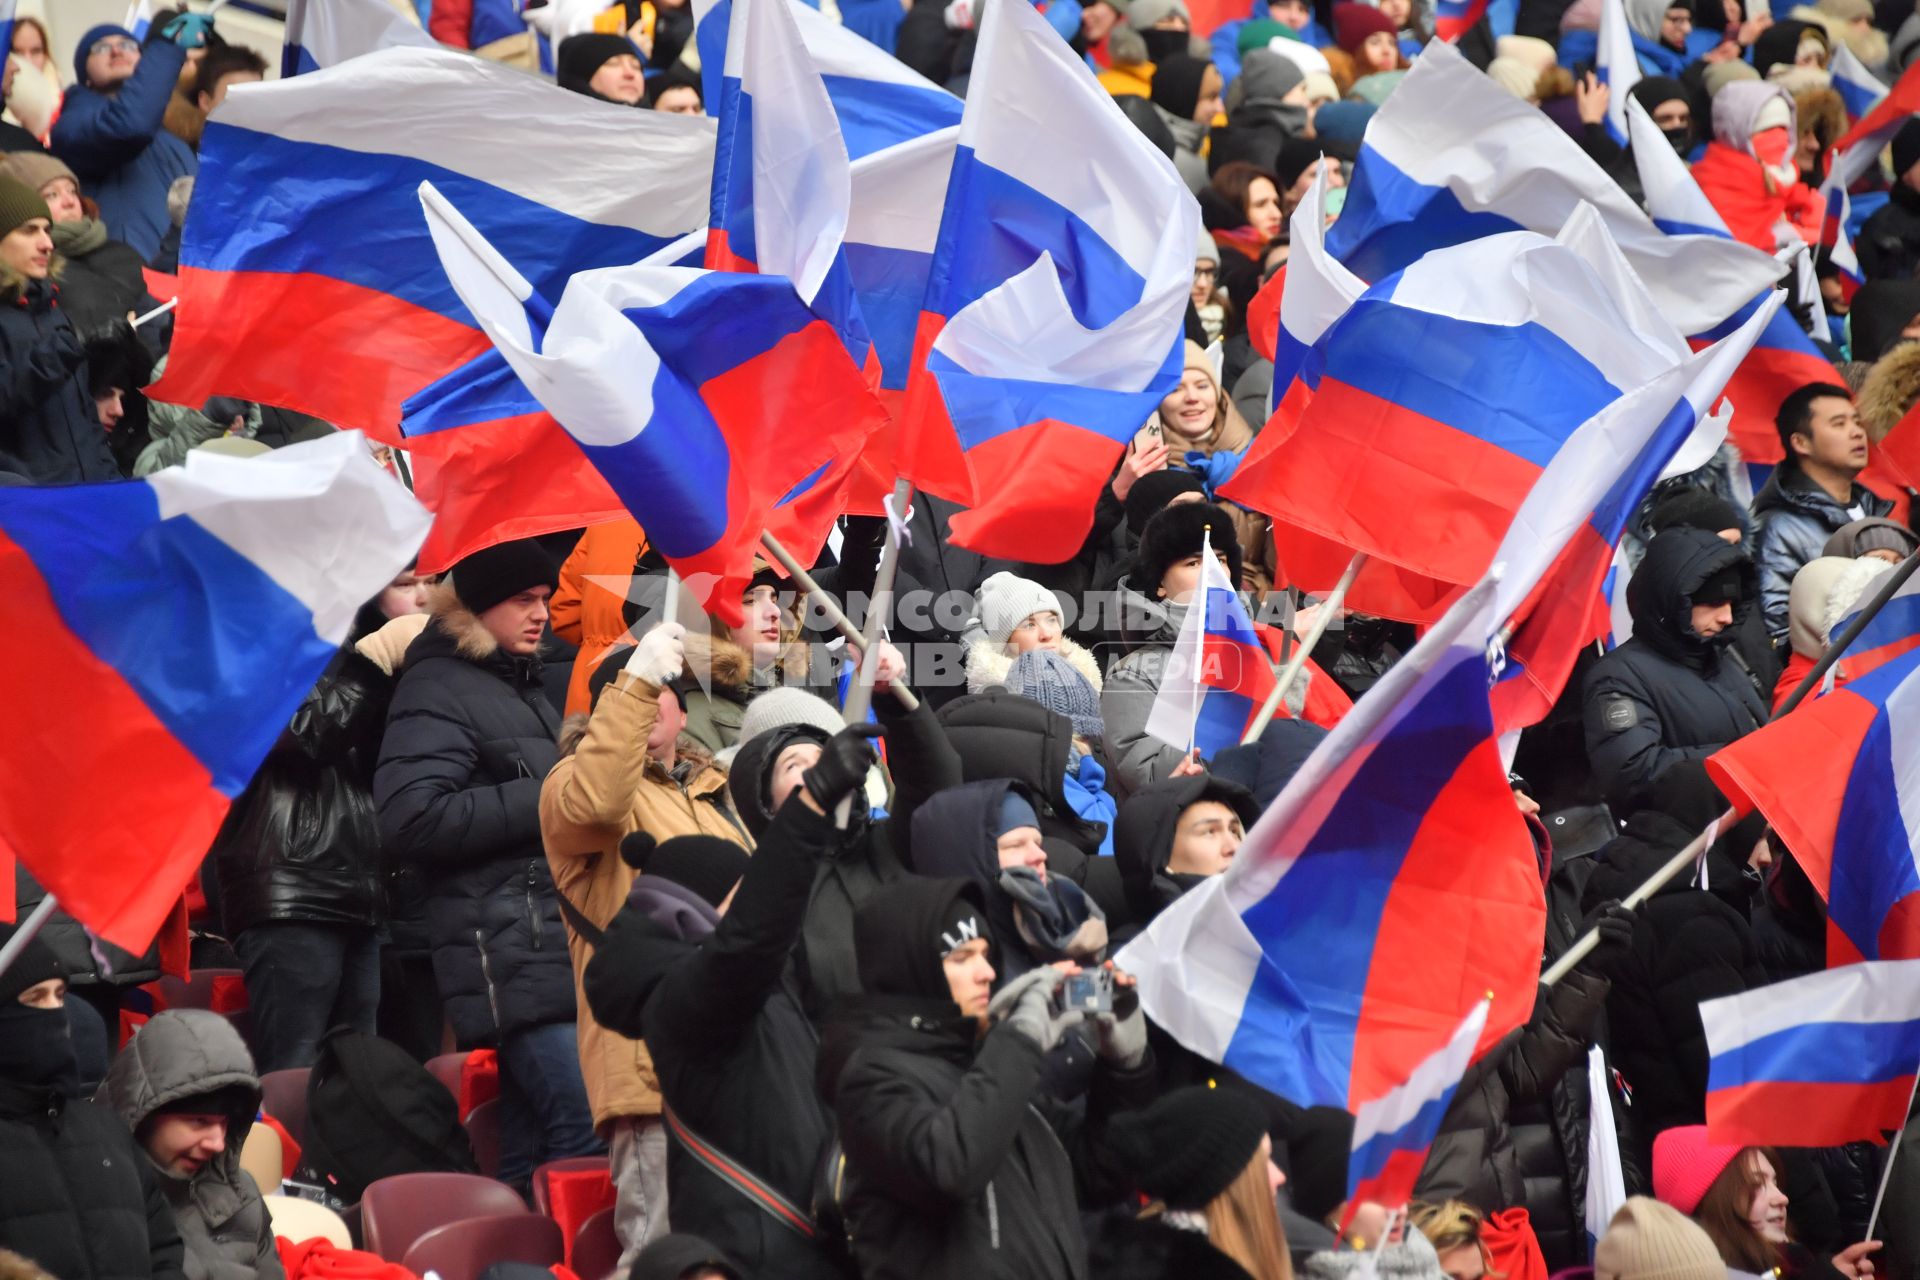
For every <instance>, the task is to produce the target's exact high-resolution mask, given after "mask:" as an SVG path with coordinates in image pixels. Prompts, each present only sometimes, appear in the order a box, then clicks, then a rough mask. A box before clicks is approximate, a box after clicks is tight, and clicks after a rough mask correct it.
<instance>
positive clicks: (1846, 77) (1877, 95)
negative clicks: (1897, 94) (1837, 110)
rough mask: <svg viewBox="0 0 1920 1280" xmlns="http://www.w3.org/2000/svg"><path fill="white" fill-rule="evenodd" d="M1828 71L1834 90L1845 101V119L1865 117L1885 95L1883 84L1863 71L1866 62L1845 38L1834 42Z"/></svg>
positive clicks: (1865, 69) (1885, 87) (1885, 89)
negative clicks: (1849, 46) (1831, 75)
mask: <svg viewBox="0 0 1920 1280" xmlns="http://www.w3.org/2000/svg"><path fill="white" fill-rule="evenodd" d="M1828 70H1829V71H1831V72H1832V73H1833V89H1834V92H1835V93H1838V94H1839V95H1840V100H1841V101H1842V102H1843V103H1845V104H1846V107H1847V118H1848V119H1850V120H1863V119H1865V118H1866V117H1867V116H1868V115H1869V114H1871V112H1872V111H1873V109H1874V108H1875V107H1877V106H1879V105H1880V100H1881V99H1882V98H1884V97H1886V96H1887V86H1885V85H1883V84H1881V83H1880V80H1879V77H1877V76H1875V75H1874V74H1873V72H1871V71H1869V70H1867V67H1866V64H1865V63H1863V62H1861V61H1860V59H1859V58H1858V57H1857V56H1856V55H1855V54H1854V52H1853V50H1852V49H1849V48H1848V47H1847V45H1846V42H1845V41H1835V42H1834V46H1833V65H1832V66H1831V67H1829V68H1828Z"/></svg>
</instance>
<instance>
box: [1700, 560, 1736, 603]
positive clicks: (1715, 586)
mask: <svg viewBox="0 0 1920 1280" xmlns="http://www.w3.org/2000/svg"><path fill="white" fill-rule="evenodd" d="M1691 599H1692V600H1693V602H1694V603H1695V604H1737V603H1739V601H1740V574H1739V571H1738V570H1736V569H1733V568H1727V569H1722V570H1721V571H1720V572H1719V573H1716V574H1715V575H1714V576H1713V577H1711V578H1709V579H1707V580H1706V581H1705V582H1703V583H1701V584H1700V585H1699V586H1698V587H1696V588H1695V589H1694V592H1693V595H1692V597H1691Z"/></svg>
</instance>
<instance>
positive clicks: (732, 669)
mask: <svg viewBox="0 0 1920 1280" xmlns="http://www.w3.org/2000/svg"><path fill="white" fill-rule="evenodd" d="M686 643H687V674H688V675H691V676H693V677H694V678H695V679H698V678H699V675H700V673H701V672H703V671H704V672H706V673H707V675H708V678H709V679H711V680H712V682H713V683H714V684H715V685H719V686H721V687H724V688H728V689H745V688H746V687H747V686H748V685H749V684H750V683H751V682H752V680H753V654H751V653H749V652H748V651H747V650H746V649H744V648H742V647H741V646H739V645H737V644H735V643H734V642H733V641H731V640H729V639H727V638H726V636H724V635H715V636H703V635H698V634H689V635H688V636H687V642H686Z"/></svg>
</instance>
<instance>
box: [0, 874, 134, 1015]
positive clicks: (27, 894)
mask: <svg viewBox="0 0 1920 1280" xmlns="http://www.w3.org/2000/svg"><path fill="white" fill-rule="evenodd" d="M13 892H14V895H15V897H14V903H15V908H16V911H17V912H18V918H19V919H21V920H25V919H26V918H27V916H28V914H29V913H30V912H32V910H33V909H34V908H35V907H37V906H39V905H40V903H41V901H42V900H43V899H44V898H45V897H46V896H47V891H46V890H45V889H43V888H41V887H40V883H39V881H37V880H35V879H34V878H33V877H32V876H30V875H28V874H27V869H26V868H25V867H24V866H21V865H20V864H19V863H17V862H16V863H15V864H14V868H13ZM39 937H40V941H42V942H44V943H46V944H47V945H48V946H49V947H52V948H53V954H55V955H56V956H59V957H60V967H61V968H63V969H65V970H66V974H67V985H68V986H70V987H83V986H88V985H91V984H93V983H104V984H106V985H108V986H113V987H138V986H141V985H143V984H145V983H149V982H152V981H153V980H154V979H155V978H158V977H159V976H160V949H159V944H158V943H156V944H154V945H153V946H150V947H148V948H147V952H146V954H145V955H139V956H136V955H134V954H132V953H131V952H128V951H122V950H121V949H120V948H119V947H116V946H114V945H113V944H112V943H111V942H108V941H106V940H105V939H103V938H90V937H88V936H87V931H86V929H85V928H84V927H83V926H82V925H81V923H80V922H79V921H78V920H75V919H74V918H73V917H72V916H70V915H68V914H67V913H66V912H64V911H62V910H60V909H59V908H58V907H55V908H54V910H53V914H52V915H50V916H48V917H47V923H46V924H45V926H43V927H42V928H41V930H40V934H39ZM96 949H97V950H98V951H99V954H100V955H102V956H105V957H106V962H107V970H106V971H103V970H102V969H101V966H100V961H99V960H98V959H97V958H95V954H94V953H95V950H96ZM112 1030H113V1032H114V1035H115V1039H116V1040H117V1039H118V1033H119V1028H117V1027H115V1028H112Z"/></svg>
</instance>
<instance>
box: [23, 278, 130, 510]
mask: <svg viewBox="0 0 1920 1280" xmlns="http://www.w3.org/2000/svg"><path fill="white" fill-rule="evenodd" d="M58 292H59V290H58V289H57V288H56V287H55V286H54V285H53V284H52V283H51V282H50V281H46V280H34V281H31V282H29V283H27V285H26V286H25V288H24V289H23V288H21V287H20V286H19V285H18V284H16V285H14V286H13V287H10V288H0V471H16V472H19V473H20V474H21V475H24V476H26V477H27V478H28V479H30V480H32V481H33V482H34V483H35V484H80V483H86V482H92V481H101V480H119V479H121V478H122V477H121V475H120V467H119V464H118V463H116V462H115V461H114V459H113V451H112V450H111V449H110V448H108V446H107V432H106V429H105V428H104V427H102V426H101V425H100V416H99V413H98V412H97V411H96V410H95V408H94V405H93V396H92V394H91V393H90V392H89V391H88V390H87V356H86V349H85V348H84V347H83V346H82V345H81V341H80V335H79V334H77V333H76V332H75V331H74V327H73V323H72V321H71V320H70V319H69V318H68V317H67V313H66V311H65V310H64V309H62V308H61V306H60V305H59V303H58V301H57V300H56V298H55V295H56V294H57V293H58Z"/></svg>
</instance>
